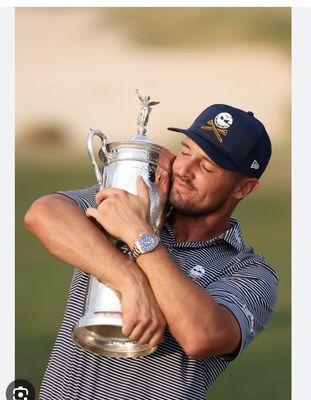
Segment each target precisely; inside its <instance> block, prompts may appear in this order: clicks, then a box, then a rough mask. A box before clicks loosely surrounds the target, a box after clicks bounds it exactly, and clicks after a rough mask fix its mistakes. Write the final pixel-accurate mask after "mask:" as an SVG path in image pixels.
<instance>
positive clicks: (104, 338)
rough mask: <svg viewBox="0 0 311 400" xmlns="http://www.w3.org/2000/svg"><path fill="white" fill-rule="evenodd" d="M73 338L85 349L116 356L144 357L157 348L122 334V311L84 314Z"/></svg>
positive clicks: (73, 332) (76, 326)
mask: <svg viewBox="0 0 311 400" xmlns="http://www.w3.org/2000/svg"><path fill="white" fill-rule="evenodd" d="M72 339H73V341H74V342H75V344H77V345H78V346H80V347H82V348H83V349H85V350H88V351H90V352H92V353H96V354H100V355H103V356H107V357H114V358H137V357H143V356H146V355H148V354H151V353H153V352H154V351H155V350H156V347H151V346H149V345H148V344H139V343H137V342H135V341H133V340H130V339H128V338H127V337H126V336H124V335H123V334H122V318H121V314H120V313H111V312H99V313H94V314H90V315H84V316H83V317H82V318H81V319H80V320H79V321H78V323H77V324H76V325H75V327H74V328H73V331H72Z"/></svg>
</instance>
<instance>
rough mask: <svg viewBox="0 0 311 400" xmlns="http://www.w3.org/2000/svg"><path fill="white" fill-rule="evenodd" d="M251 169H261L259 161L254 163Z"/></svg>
mask: <svg viewBox="0 0 311 400" xmlns="http://www.w3.org/2000/svg"><path fill="white" fill-rule="evenodd" d="M251 168H253V169H258V168H259V164H258V162H257V160H254V161H253V163H252V165H251Z"/></svg>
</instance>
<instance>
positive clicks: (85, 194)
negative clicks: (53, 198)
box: [56, 185, 99, 211]
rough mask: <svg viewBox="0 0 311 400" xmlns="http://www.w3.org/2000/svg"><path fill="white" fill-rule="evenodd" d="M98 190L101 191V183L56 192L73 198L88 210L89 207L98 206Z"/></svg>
mask: <svg viewBox="0 0 311 400" xmlns="http://www.w3.org/2000/svg"><path fill="white" fill-rule="evenodd" d="M98 191H99V185H95V186H91V187H88V188H85V189H78V190H67V191H63V190H61V191H58V192H56V193H57V194H62V195H64V196H66V197H69V198H70V199H71V200H73V201H74V202H76V204H77V205H78V206H79V207H80V208H81V209H82V210H84V211H86V210H87V209H88V208H89V207H93V208H97V204H96V200H95V197H96V194H97V193H98Z"/></svg>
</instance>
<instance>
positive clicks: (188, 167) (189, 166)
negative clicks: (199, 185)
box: [176, 157, 196, 179]
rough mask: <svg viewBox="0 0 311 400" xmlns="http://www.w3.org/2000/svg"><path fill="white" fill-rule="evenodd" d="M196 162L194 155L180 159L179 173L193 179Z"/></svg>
mask: <svg viewBox="0 0 311 400" xmlns="http://www.w3.org/2000/svg"><path fill="white" fill-rule="evenodd" d="M195 162H196V160H195V159H194V158H192V157H187V158H185V157H184V158H183V159H182V160H180V164H179V165H178V171H176V172H177V173H178V174H179V175H181V176H184V177H187V178H190V179H193V178H194V171H195Z"/></svg>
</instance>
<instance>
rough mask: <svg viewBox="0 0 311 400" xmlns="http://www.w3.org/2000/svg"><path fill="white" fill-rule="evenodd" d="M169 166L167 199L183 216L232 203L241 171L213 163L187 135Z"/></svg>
mask: <svg viewBox="0 0 311 400" xmlns="http://www.w3.org/2000/svg"><path fill="white" fill-rule="evenodd" d="M181 146H182V147H181V151H180V153H179V154H177V156H176V158H175V160H174V163H173V167H172V187H171V191H170V202H171V204H172V205H173V206H174V208H175V209H176V210H177V211H178V212H180V213H182V214H186V215H191V216H198V215H210V214H211V213H213V212H215V211H218V210H219V209H221V208H222V207H225V206H226V204H227V203H228V202H230V201H231V202H232V196H231V194H232V192H233V189H234V188H235V186H236V184H237V183H238V181H239V180H240V179H241V174H239V173H236V172H232V171H228V170H225V169H223V168H221V167H220V166H218V165H217V164H215V163H214V162H213V161H212V160H211V159H210V158H209V157H208V156H207V155H206V153H205V152H204V151H203V150H202V149H201V148H200V147H199V146H198V145H197V144H196V143H195V142H194V141H193V140H191V139H190V138H188V137H185V138H184V140H183V141H182V144H181Z"/></svg>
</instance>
